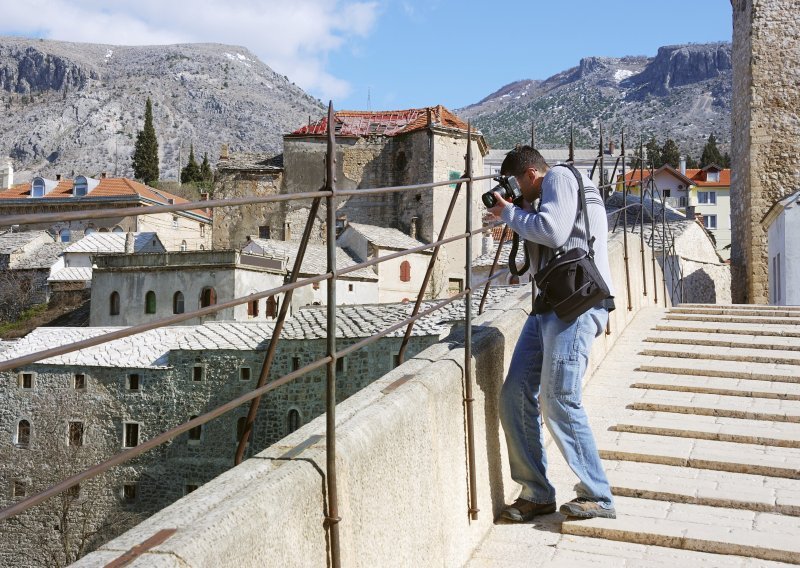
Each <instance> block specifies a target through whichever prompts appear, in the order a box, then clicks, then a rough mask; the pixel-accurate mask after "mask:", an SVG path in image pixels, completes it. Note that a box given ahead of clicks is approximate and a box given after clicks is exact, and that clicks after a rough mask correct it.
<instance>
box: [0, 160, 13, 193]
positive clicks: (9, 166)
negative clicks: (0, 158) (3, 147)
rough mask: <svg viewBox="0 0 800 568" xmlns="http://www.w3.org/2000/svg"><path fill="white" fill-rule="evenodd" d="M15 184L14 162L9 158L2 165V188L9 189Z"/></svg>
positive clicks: (0, 181) (0, 180) (0, 174)
mask: <svg viewBox="0 0 800 568" xmlns="http://www.w3.org/2000/svg"><path fill="white" fill-rule="evenodd" d="M12 185H14V162H12V161H11V158H8V159H7V160H6V161H5V163H3V164H2V165H0V190H2V189H8V188H9V187H11V186H12Z"/></svg>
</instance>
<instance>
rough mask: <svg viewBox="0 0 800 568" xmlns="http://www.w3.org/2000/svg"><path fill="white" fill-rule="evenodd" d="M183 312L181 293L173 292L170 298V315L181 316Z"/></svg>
mask: <svg viewBox="0 0 800 568" xmlns="http://www.w3.org/2000/svg"><path fill="white" fill-rule="evenodd" d="M183 311H184V303H183V292H175V294H173V296H172V313H173V314H182V313H183Z"/></svg>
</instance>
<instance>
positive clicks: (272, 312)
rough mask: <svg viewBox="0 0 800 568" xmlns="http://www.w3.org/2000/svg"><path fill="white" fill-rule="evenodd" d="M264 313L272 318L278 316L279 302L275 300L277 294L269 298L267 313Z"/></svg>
mask: <svg viewBox="0 0 800 568" xmlns="http://www.w3.org/2000/svg"><path fill="white" fill-rule="evenodd" d="M264 315H265V316H266V317H268V318H272V319H275V318H276V317H278V302H277V301H276V300H275V296H270V297H269V298H267V313H266V314H264Z"/></svg>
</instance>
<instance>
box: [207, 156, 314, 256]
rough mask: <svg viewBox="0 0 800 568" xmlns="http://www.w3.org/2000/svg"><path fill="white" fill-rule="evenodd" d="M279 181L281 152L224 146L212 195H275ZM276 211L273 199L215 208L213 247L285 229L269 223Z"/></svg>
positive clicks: (269, 235)
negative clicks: (237, 150)
mask: <svg viewBox="0 0 800 568" xmlns="http://www.w3.org/2000/svg"><path fill="white" fill-rule="evenodd" d="M282 183H283V155H278V156H273V155H268V154H252V153H229V152H228V148H227V147H226V146H223V148H222V152H221V155H220V158H219V162H218V163H217V175H216V180H215V182H214V197H215V198H217V199H219V198H228V199H231V198H236V197H264V196H267V195H275V194H278V193H280V189H281V184H282ZM320 183H321V182H320ZM278 211H279V205H278V204H276V203H264V204H253V205H240V206H238V207H218V208H216V209H215V210H214V230H213V246H214V248H215V249H233V248H237V247H238V246H240V245H241V243H243V242H245V240H246V239H247V237H248V236H258V237H259V238H262V239H272V238H276V237H278V236H282V235H283V234H284V231H283V229H282V228H281V227H274V226H272V225H270V223H272V222H273V219H274V216H275V215H276V214H277V213H278ZM301 230H302V229H301Z"/></svg>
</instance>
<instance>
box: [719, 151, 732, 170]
mask: <svg viewBox="0 0 800 568" xmlns="http://www.w3.org/2000/svg"><path fill="white" fill-rule="evenodd" d="M720 166H722V167H723V168H730V167H731V155H730V154H728V153H727V152H725V154H724V155H723V156H722V163H721V164H720Z"/></svg>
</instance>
